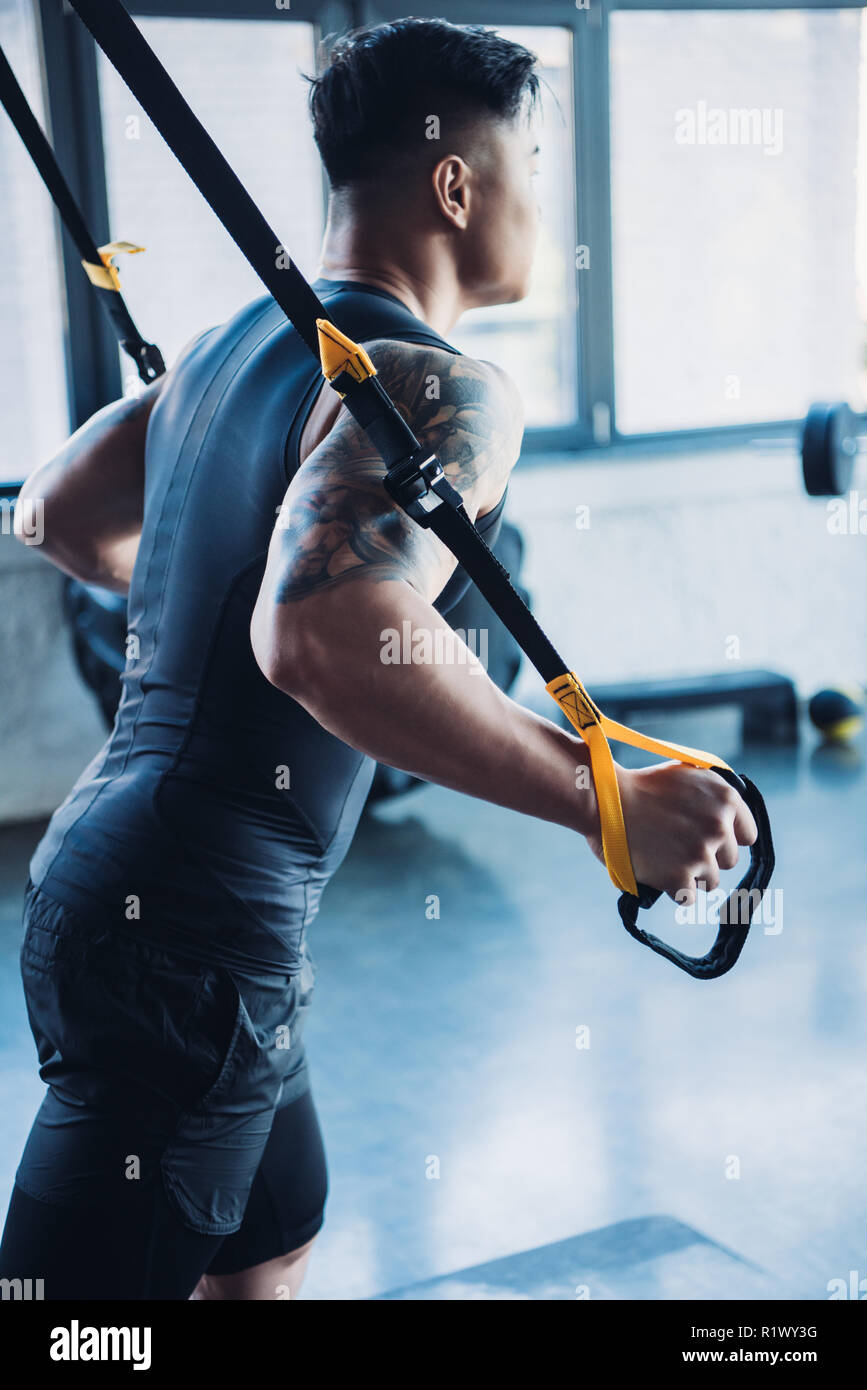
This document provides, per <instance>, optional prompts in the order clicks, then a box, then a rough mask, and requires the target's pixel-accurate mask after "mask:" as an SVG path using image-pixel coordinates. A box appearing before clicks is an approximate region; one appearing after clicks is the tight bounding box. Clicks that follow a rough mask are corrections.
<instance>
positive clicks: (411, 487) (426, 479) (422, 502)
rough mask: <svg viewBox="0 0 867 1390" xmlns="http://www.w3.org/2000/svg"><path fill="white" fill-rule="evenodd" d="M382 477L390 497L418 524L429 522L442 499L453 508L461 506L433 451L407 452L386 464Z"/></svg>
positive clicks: (457, 495)
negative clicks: (406, 455) (407, 455)
mask: <svg viewBox="0 0 867 1390" xmlns="http://www.w3.org/2000/svg"><path fill="white" fill-rule="evenodd" d="M420 455H421V460H420V461H419V456H420ZM382 481H383V484H384V486H385V490H386V492H387V493H388V495H389V497H390V498H391V500H392V501H393V502H396V503H397V505H398V506H399V507H400V508H401V510H402V511H404V512H406V514H407V516H408V517H411V518H412V520H413V521H415V522H417V523H418V525H419V526H424V527H428V526H430V523H431V517H432V515H433V513H434V512H435V511H436V510H437V509H438V508H439V507H440V506H441V505H442V504H443V503H444V502H445V503H447V504H448V505H449V506H452V507H454V508H455V510H457V509H458V508H459V507H462V506H463V499H462V497H461V495H460V493H459V492H457V491H456V490H455V488H453V487H452V485H451V483H450V482H449V481H448V479H447V478H446V475H445V473H444V472H443V466H442V464H441V463H440V461H439V459H438V458H437V456H436V454H425V453H424V451H423V450H419V451H417V452H416V453H413V454H410V456H409V458H405V459H401V461H400V463H396V464H394V466H393V467H392V468H389V470H388V472H387V473H386V475H385V477H384V478H383V480H382Z"/></svg>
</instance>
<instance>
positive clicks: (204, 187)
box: [70, 0, 330, 362]
mask: <svg viewBox="0 0 867 1390" xmlns="http://www.w3.org/2000/svg"><path fill="white" fill-rule="evenodd" d="M70 3H71V5H72V8H73V9H74V10H76V11H77V13H78V14H79V15H80V16H81V18H82V19H83V20H84V23H85V24H86V25H87V27H88V29H89V30H90V32H91V34H92V35H93V37H94V38H95V39H96V41H97V43H98V44H99V46H100V48H101V49H102V50H103V52H104V53H105V55H106V57H107V58H108V59H109V60H110V61H111V62H112V63H113V64H114V66H115V67H116V68H117V70H118V72H119V73H120V75H121V77H122V78H123V80H124V81H125V82H126V84H127V86H128V87H129V89H130V91H131V92H132V93H133V96H134V97H135V98H136V100H137V101H138V102H139V103H140V104H141V106H142V107H143V108H144V110H145V111H146V112H147V114H148V116H149V118H150V119H151V121H152V122H153V124H154V125H155V126H156V128H157V130H158V131H159V132H160V134H161V135H162V137H163V139H164V140H165V142H166V144H167V145H168V146H169V149H170V150H171V151H172V152H173V154H175V155H176V157H177V158H178V159H179V160H180V162H181V164H182V165H183V167H184V169H185V170H186V172H187V173H188V174H189V176H190V178H191V179H192V180H193V183H194V184H195V185H196V187H197V188H198V189H199V192H200V193H201V194H202V196H203V197H204V198H205V200H206V201H207V202H208V203H209V204H210V206H211V207H212V208H213V210H214V212H215V213H216V214H217V217H218V218H219V219H220V221H221V222H222V223H223V226H224V227H225V228H226V231H227V232H228V233H229V235H230V236H231V237H232V238H233V239H234V241H235V242H237V244H238V246H239V247H240V248H241V250H242V251H243V252H244V255H245V256H246V257H247V259H248V261H249V262H250V264H251V265H252V267H253V269H254V270H255V271H256V274H257V275H258V276H259V278H260V280H261V281H262V282H263V284H264V285H265V287H266V289H268V290H269V291H270V293H271V294H272V295H273V296H274V299H275V300H276V301H277V303H278V304H279V305H280V308H281V309H282V310H283V312H284V313H285V315H286V317H287V318H288V319H289V320H290V321H291V322H292V324H293V325H294V327H295V328H296V329H297V331H298V332H299V333H300V335H301V337H302V338H303V339H304V341H305V343H306V344H307V346H308V347H309V349H310V351H311V352H312V353H313V356H314V357H315V358H316V360H317V362H318V361H319V337H318V333H317V331H316V320H317V319H318V318H321V319H327V318H329V317H330V316H329V314H328V313H327V312H326V310H325V307H324V305H323V304H322V303H321V301H320V299H319V297H318V296H317V295H316V293H315V292H314V290H313V289H312V288H311V286H310V285H308V283H307V281H306V280H305V279H304V276H303V275H302V274H301V272H300V270H299V269H298V268H297V266H296V265H295V263H294V261H292V260H290V258H289V256H288V254H287V253H286V252H285V251H284V250H283V246H282V243H281V242H280V238H279V237H278V236H277V233H276V232H275V231H274V230H273V229H272V228H271V227H270V226H269V225H268V223H267V222H266V220H265V218H264V217H263V215H262V213H261V212H260V211H259V209H258V207H257V206H256V204H255V203H254V202H253V199H252V198H251V197H250V194H249V193H248V192H247V190H246V188H245V187H244V185H243V184H242V183H241V180H240V179H239V178H238V175H237V174H236V173H235V171H234V169H233V168H232V166H231V165H230V164H229V163H228V161H227V160H226V159H225V157H224V156H223V154H222V153H221V152H220V150H219V149H218V148H217V146H216V145H215V143H214V141H213V140H212V138H211V136H210V135H209V134H208V132H207V131H206V130H205V127H204V126H203V125H202V123H201V121H200V120H199V118H198V116H196V114H195V113H194V111H193V110H192V109H191V107H190V106H188V105H187V103H186V101H184V98H183V97H182V96H181V94H180V92H179V91H178V89H177V87H176V86H175V84H174V82H173V81H172V79H171V78H170V77H169V75H168V73H167V72H166V70H165V68H164V67H163V65H162V63H161V62H160V60H159V59H158V58H157V56H156V54H155V53H154V52H153V51H152V49H151V47H150V45H149V44H148V42H147V40H146V39H145V37H144V35H143V34H142V33H140V31H139V30H138V28H137V27H136V25H135V24H134V23H133V21H132V20H131V19H130V17H129V15H128V14H127V12H126V10H125V9H124V8H123V6H122V5H121V4H120V3H119V0H70Z"/></svg>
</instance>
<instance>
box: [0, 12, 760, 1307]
mask: <svg viewBox="0 0 867 1390" xmlns="http://www.w3.org/2000/svg"><path fill="white" fill-rule="evenodd" d="M534 61H535V60H534V57H533V55H532V54H530V53H529V52H527V50H525V49H524V48H522V47H520V46H519V45H517V44H514V43H510V42H508V41H506V40H504V39H502V38H499V37H497V36H496V35H495V34H492V33H489V32H485V31H483V30H479V29H475V28H463V27H457V26H453V25H450V24H446V23H444V22H441V21H422V20H404V21H401V22H399V23H395V24H390V25H383V26H381V27H378V28H374V29H370V30H366V31H362V32H359V33H356V34H354V35H351V36H350V37H349V38H347V39H344V40H342V41H340V42H339V43H338V44H337V45H336V46H335V48H334V50H333V52H332V54H331V57H330V63H329V65H328V67H327V68H326V69H325V71H324V72H323V73H322V75H321V76H320V77H318V78H317V79H316V80H315V81H313V82H312V89H311V109H312V115H313V121H314V126H315V133H316V139H317V142H318V145H319V149H320V152H321V154H322V157H323V160H324V163H325V166H326V169H327V172H328V174H329V177H330V181H331V186H332V193H331V201H330V208H329V221H328V227H327V231H326V236H325V243H324V247H323V252H322V263H321V276H320V279H319V280H318V281H317V286H316V287H317V290H318V292H319V294H320V296H321V297H322V298H323V299H324V301H325V303H326V305H327V307H328V308H329V311H330V312H333V314H334V317H335V320H336V322H337V323H338V324H339V325H340V327H341V328H342V329H343V330H344V331H345V332H347V333H349V334H350V335H351V336H352V337H354V338H355V339H359V340H363V341H364V342H365V343H366V344H367V347H368V350H369V352H370V354H371V356H372V358H373V360H374V362H375V364H376V366H377V368H378V371H379V374H380V377H381V380H382V381H383V383H384V385H385V386H386V388H387V389H388V391H389V392H390V393H391V395H392V396H393V398H394V399H395V401H396V402H397V403H398V406H399V407H400V409H401V410H402V411H403V412H404V414H405V415H406V417H407V418H408V419H409V420H410V421H411V422H412V426H413V429H414V430H415V432H416V434H417V435H418V437H419V439H420V440H421V441H422V443H423V444H424V445H425V446H426V447H428V448H429V449H430V450H431V452H436V454H437V455H438V457H439V459H440V461H441V462H442V464H443V466H444V468H445V471H446V474H447V476H448V477H449V478H450V479H451V481H452V482H454V483H455V485H456V486H457V487H458V488H459V489H460V491H461V492H462V493H463V496H464V500H465V503H466V506H467V509H468V510H469V512H470V514H471V515H472V516H473V517H474V518H475V519H476V520H477V522H478V524H479V526H480V528H481V529H483V530H484V531H486V532H487V534H488V535H489V536H493V535H494V533H495V531H496V527H497V524H498V521H499V517H500V513H501V510H502V505H503V498H504V493H505V489H506V483H507V479H508V475H509V472H510V469H511V468H512V466H513V465H514V463H515V460H516V458H517V456H518V452H519V448H520V441H521V419H520V414H519V409H518V404H517V401H518V396H517V392H516V390H515V388H514V387H513V386H512V384H511V383H510V382H509V381H508V380H507V378H506V377H505V376H504V374H503V373H502V372H500V371H499V370H497V369H496V368H494V367H492V366H491V365H489V364H487V363H484V362H476V361H472V360H470V359H468V358H467V357H465V356H461V355H460V354H458V353H456V352H455V351H454V349H452V348H451V347H449V345H448V343H447V341H446V340H445V338H444V337H443V336H442V335H443V334H446V333H448V332H449V331H450V329H451V328H452V326H453V325H454V324H455V323H456V321H457V320H458V319H459V317H460V315H461V314H462V313H463V312H464V311H465V310H466V309H469V308H472V307H474V306H477V305H482V304H502V303H507V302H511V301H514V300H518V299H520V298H521V297H522V296H523V295H524V294H525V293H526V291H527V284H528V278H529V274H530V267H531V261H532V253H533V244H534V240H535V230H536V225H537V217H538V210H537V207H536V203H535V199H534V195H533V183H532V180H533V174H534V170H535V163H536V158H537V148H536V137H535V135H534V133H533V122H532V115H533V107H534V104H535V99H536V95H537V87H538V81H537V78H536V75H535V73H534ZM432 113H433V114H436V115H437V117H438V120H439V123H440V130H439V139H438V140H429V139H428V138H427V134H428V131H429V129H430V126H429V117H430V115H431V114H432ZM382 476H383V466H382V464H381V461H380V460H379V459H378V457H377V454H376V452H375V450H374V449H373V448H372V447H371V445H370V444H369V442H368V441H367V439H366V437H365V436H364V434H363V433H362V432H361V431H360V430H359V429H358V427H357V426H356V425H355V423H354V421H353V420H352V418H351V417H350V416H349V415H348V413H347V412H346V411H345V410H344V409H343V408H342V407H341V403H340V400H339V398H338V397H337V396H336V395H335V393H334V392H333V391H332V390H331V388H330V387H327V386H322V381H321V377H320V376H319V374H318V373H317V370H316V366H315V364H314V363H312V361H311V360H310V359H309V358H308V356H307V353H306V350H305V349H304V347H303V344H302V343H301V342H300V340H299V338H298V336H297V334H296V333H295V332H294V330H293V329H291V327H290V326H289V325H288V324H287V323H286V322H285V319H284V318H283V316H282V314H281V313H280V311H279V310H278V309H277V308H276V306H275V305H274V303H273V301H272V300H271V299H270V298H269V297H264V298H262V299H260V300H257V301H256V302H255V303H253V304H251V305H248V306H247V307H246V308H245V309H243V310H242V311H241V312H240V313H239V314H237V315H236V317H235V318H234V319H232V320H231V321H230V322H229V323H228V324H226V325H224V326H222V327H221V328H218V329H214V330H211V331H210V332H208V333H205V334H204V335H202V336H201V337H199V338H198V339H197V340H196V341H195V342H194V343H193V344H192V345H191V346H190V347H189V348H188V349H187V350H186V351H185V353H184V354H182V356H181V358H180V360H179V361H178V363H177V364H176V365H175V366H174V368H173V369H172V371H171V372H170V373H169V374H168V375H167V377H165V378H164V379H163V380H162V381H160V382H158V383H156V384H155V385H154V386H152V387H151V388H149V389H148V390H147V391H146V392H145V393H144V394H143V396H141V397H140V398H139V399H138V400H136V401H133V402H130V401H122V402H118V403H117V404H115V405H113V406H111V407H109V408H107V409H106V410H104V411H102V412H100V413H99V414H98V415H97V416H95V417H94V418H93V419H92V420H91V421H89V422H88V423H87V424H86V425H85V426H84V427H83V428H82V429H81V430H79V431H78V433H77V434H76V435H74V436H73V438H72V439H71V440H70V441H69V443H68V444H67V445H66V447H65V448H64V450H63V451H62V452H61V454H60V455H59V456H58V457H57V458H56V459H55V460H53V461H52V462H50V463H49V464H47V465H46V466H45V467H44V468H42V469H40V470H39V471H38V472H37V473H36V474H35V475H34V476H33V477H32V478H31V479H30V480H29V481H28V483H27V485H26V487H25V490H24V493H23V494H22V496H23V498H24V500H25V502H26V500H27V499H28V498H35V497H39V498H43V499H44V516H45V548H46V552H47V554H48V555H49V557H50V558H51V559H52V560H54V562H55V563H56V564H58V565H59V566H60V567H61V568H62V569H64V570H66V571H67V572H68V573H70V574H73V575H76V576H77V577H78V578H80V579H83V580H86V581H90V582H96V583H99V584H103V585H107V586H110V587H113V588H116V589H118V590H121V591H125V590H126V589H127V588H128V590H129V642H128V649H129V660H128V663H127V669H126V671H125V673H124V676H123V687H124V689H123V696H122V699H121V704H120V708H119V711H118V715H117V720H116V722H115V727H114V729H113V732H112V734H111V736H110V738H109V739H108V741H107V743H106V745H105V747H104V748H103V749H102V750H101V752H100V753H99V754H98V755H97V757H96V758H95V759H94V761H93V762H92V763H91V765H90V766H89V767H88V768H87V769H86V770H85V772H84V773H83V774H82V776H81V778H80V779H79V781H78V783H77V784H76V786H75V788H74V789H73V791H72V792H71V793H70V795H69V797H68V798H67V800H66V801H65V802H64V804H63V806H61V807H60V809H59V810H58V811H57V812H56V814H55V816H54V818H53V820H52V822H51V825H50V826H49V828H48V831H47V832H46V835H45V837H44V838H43V841H42V843H41V844H40V846H39V847H38V849H37V851H36V853H35V855H34V858H33V861H32V864H31V880H32V882H31V883H30V884H29V885H28V890H27V901H26V907H25V922H26V933H25V940H24V945H23V948H22V970H23V975H24V981H25V988H26V992H27V1002H28V1009H29V1015H30V1020H31V1024H32V1027H33V1031H34V1036H35V1038H36V1041H37V1046H38V1051H39V1059H40V1063H41V1075H42V1076H43V1079H44V1080H45V1081H46V1082H47V1083H48V1085H49V1090H48V1092H47V1094H46V1097H45V1101H44V1103H43V1105H42V1108H41V1110H40V1112H39V1114H38V1116H37V1118H36V1121H35V1123H34V1126H33V1130H32V1132H31V1135H30V1138H29V1140H28V1143H27V1146H26V1149H25V1152H24V1156H23V1158H22V1161H21V1164H20V1166H19V1169H18V1173H17V1175H16V1185H15V1190H14V1194H13V1198H12V1202H11V1204H10V1211H9V1215H8V1218H7V1224H6V1230H5V1233H4V1240H3V1246H2V1259H0V1270H2V1274H3V1275H6V1276H9V1277H27V1276H31V1277H39V1278H43V1279H44V1281H45V1292H46V1297H48V1298H63V1297H68V1296H74V1297H89V1298H94V1297H102V1296H112V1297H120V1298H175V1299H178V1298H187V1297H190V1296H192V1297H197V1298H210V1299H221V1298H222V1299H226V1298H228V1299H273V1298H281V1297H290V1296H293V1295H294V1294H295V1292H296V1291H297V1289H298V1287H299V1285H300V1281H301V1278H302V1275H303V1271H304V1266H305V1264H306V1261H307V1258H308V1255H309V1251H310V1246H311V1244H312V1241H313V1239H314V1237H315V1235H316V1233H317V1231H318V1230H319V1227H320V1225H321V1223H322V1219H323V1209H324V1203H325V1196H326V1186H327V1182H326V1169H325V1161H324V1155H323V1149H322V1142H321V1137H320V1133H319V1127H318V1123H317V1119H316V1112H315V1109H314V1106H313V1102H312V1099H311V1096H310V1089H309V1082H308V1077H307V1070H306V1063H305V1059H304V1051H303V1044H302V1041H301V1036H300V1027H299V1025H300V1021H301V1019H302V1016H303V1014H304V1012H305V1010H306V1008H307V1007H308V1005H309V1001H310V993H311V986H312V966H311V961H310V957H309V954H308V953H307V951H306V944H305V942H306V934H307V930H308V928H309V926H310V923H311V921H312V920H313V918H314V916H315V914H316V911H317V908H318V903H319V898H320V895H321V892H322V889H323V887H324V885H325V883H326V882H327V880H328V878H329V877H330V876H331V874H332V873H333V872H334V870H335V868H336V867H337V865H338V864H339V863H340V861H341V859H342V858H343V856H344V854H345V852H346V849H347V847H348V845H349V842H350V840H351V837H352V834H353V832H354V829H355V826H356V824H357V821H358V818H359V816H360V813H361V810H362V807H363V805H364V801H365V797H366V794H367V791H368V788H369V784H370V780H371V777H372V773H373V766H374V761H373V760H381V761H383V762H386V763H390V764H392V765H394V766H396V767H399V768H403V769H405V770H407V771H409V772H412V773H415V774H417V775H419V776H421V777H424V778H426V779H428V780H430V781H433V782H438V783H441V784H443V785H445V786H448V787H452V788H455V789H457V790H459V791H462V792H466V793H468V794H470V795H473V796H478V797H482V798H484V799H486V800H488V801H492V802H495V803H497V804H500V805H503V806H508V807H511V808H513V809H515V810H518V811H523V812H525V813H526V814H528V815H533V816H537V817H540V818H542V819H545V820H549V821H553V822H556V823H560V824H562V825H566V826H569V827H570V828H572V829H574V830H575V831H576V833H577V834H578V835H581V836H584V837H585V838H586V839H587V841H588V843H589V844H590V846H591V848H592V849H593V851H594V852H595V853H596V855H597V857H601V849H600V834H599V820H598V814H597V808H596V803H595V796H594V794H593V792H592V791H576V776H575V771H576V765H578V764H584V765H586V762H587V756H586V751H585V748H584V745H583V744H582V743H581V742H580V740H578V739H576V738H575V737H573V736H572V735H571V734H570V733H567V732H565V731H564V730H563V729H561V728H559V727H557V726H556V725H554V724H553V723H551V722H549V721H547V720H545V719H542V718H540V717H539V716H537V715H535V714H532V713H530V712H529V711H527V710H525V709H522V708H521V707H520V706H518V705H516V704H514V703H513V702H512V701H511V700H509V699H508V698H507V697H506V696H505V695H504V694H503V693H502V692H500V691H499V690H498V689H497V688H496V687H495V686H494V685H493V683H492V682H491V681H490V680H489V679H488V678H487V676H486V675H485V674H484V672H482V671H480V669H479V666H478V663H473V662H472V661H470V660H468V659H467V656H468V654H467V653H466V652H464V660H455V659H443V660H441V661H439V662H436V661H435V662H431V663H428V664H406V665H402V664H398V665H396V664H393V663H390V662H388V661H385V660H383V637H384V634H385V633H386V632H387V631H388V630H389V629H395V628H397V629H400V628H401V624H402V623H404V622H407V621H408V622H409V623H410V624H411V626H412V628H413V629H415V630H421V631H423V632H426V633H429V634H430V636H431V649H432V650H433V651H436V650H437V649H438V648H437V640H439V641H440V642H441V643H442V646H441V647H440V650H442V651H444V652H446V653H450V655H451V656H452V657H454V656H455V648H454V645H453V644H454V642H456V641H457V639H452V638H451V637H450V635H449V634H450V630H449V628H448V625H447V623H446V622H445V620H444V617H443V616H442V615H443V614H444V613H446V612H447V611H448V609H449V607H450V606H451V604H452V603H453V602H454V601H455V600H456V598H457V597H459V596H460V593H461V592H462V591H463V590H464V589H465V587H466V579H465V578H464V577H463V576H462V575H461V574H460V573H459V572H456V570H455V564H454V561H453V559H452V557H451V555H450V554H449V553H448V552H447V551H446V550H445V549H444V548H443V547H442V545H441V544H440V543H439V542H438V541H437V540H436V539H435V538H434V537H432V536H431V535H430V534H429V533H427V532H424V531H422V530H421V529H419V528H418V527H416V526H415V525H414V523H412V522H410V521H409V520H407V518H406V517H405V516H404V515H403V514H402V513H400V512H399V511H398V510H396V509H395V508H394V506H393V505H392V504H391V502H390V501H389V499H388V497H387V495H386V493H385V491H384V489H383V487H382ZM619 778H620V786H621V794H622V798H623V805H624V811H625V818H626V825H627V829H628V832H629V839H630V846H631V852H632V860H633V865H634V868H635V871H636V875H637V877H638V878H639V879H641V880H643V881H645V882H647V883H650V884H654V885H657V886H659V887H660V888H663V889H665V890H666V891H667V892H669V893H670V894H672V895H674V894H675V893H677V892H678V891H680V890H683V891H684V892H685V893H686V894H687V896H692V895H693V894H694V892H695V880H696V879H702V880H704V882H705V883H707V884H708V885H710V886H715V885H716V883H717V882H718V872H719V868H720V867H723V868H728V867H731V866H733V865H734V863H735V862H736V860H737V854H738V844H746V843H751V842H752V840H753V839H754V838H755V827H754V825H753V824H752V821H751V818H750V816H749V813H748V812H747V810H746V808H745V807H744V805H743V803H742V802H741V801H740V800H739V798H738V797H737V796H736V795H735V794H734V793H733V792H732V791H731V790H730V789H729V788H728V787H727V786H725V784H723V783H722V781H721V780H720V779H719V778H717V777H716V776H714V775H713V774H711V773H705V772H698V771H695V770H693V769H684V768H682V767H679V766H677V765H666V766H663V767H658V768H655V769H653V770H647V771H641V772H629V771H626V770H620V772H619ZM372 1064H375V1059H372Z"/></svg>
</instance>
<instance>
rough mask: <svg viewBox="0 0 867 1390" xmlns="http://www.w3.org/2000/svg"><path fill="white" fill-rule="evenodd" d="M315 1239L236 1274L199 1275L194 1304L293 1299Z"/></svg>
mask: <svg viewBox="0 0 867 1390" xmlns="http://www.w3.org/2000/svg"><path fill="white" fill-rule="evenodd" d="M315 1240H316V1237H315V1236H314V1237H313V1239H312V1240H308V1241H307V1243H306V1244H305V1245H300V1246H299V1247H298V1249H297V1250H290V1251H289V1253H288V1254H286V1255H278V1256H277V1258H276V1259H273V1260H266V1261H265V1262H264V1263H263V1264H259V1265H253V1266H252V1267H251V1268H250V1269H242V1270H239V1272H238V1273H237V1274H203V1275H202V1277H201V1279H200V1280H199V1282H198V1284H197V1285H196V1287H195V1289H194V1290H193V1292H192V1294H191V1295H190V1297H191V1299H194V1300H197V1301H198V1300H211V1301H215V1302H218V1301H224V1300H228V1301H236V1302H237V1301H247V1300H256V1301H259V1302H270V1301H273V1300H281V1299H293V1298H295V1297H296V1296H297V1294H298V1292H299V1290H300V1288H301V1284H302V1282H303V1280H304V1275H305V1273H306V1270H307V1262H308V1260H309V1259H310V1252H311V1250H312V1249H313V1245H314V1243H315Z"/></svg>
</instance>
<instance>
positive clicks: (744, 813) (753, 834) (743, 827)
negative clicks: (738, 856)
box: [732, 788, 759, 845]
mask: <svg viewBox="0 0 867 1390" xmlns="http://www.w3.org/2000/svg"><path fill="white" fill-rule="evenodd" d="M732 795H733V796H734V798H735V802H736V805H735V824H734V831H735V839H736V840H737V842H738V844H739V845H754V844H755V842H756V840H757V839H758V835H759V832H758V827H757V826H756V823H755V821H754V820H753V815H752V812H751V811H750V808H749V806H748V805H747V803H746V802H745V801H744V799H743V797H742V796H738V794H737V792H736V791H735V790H734V788H732Z"/></svg>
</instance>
